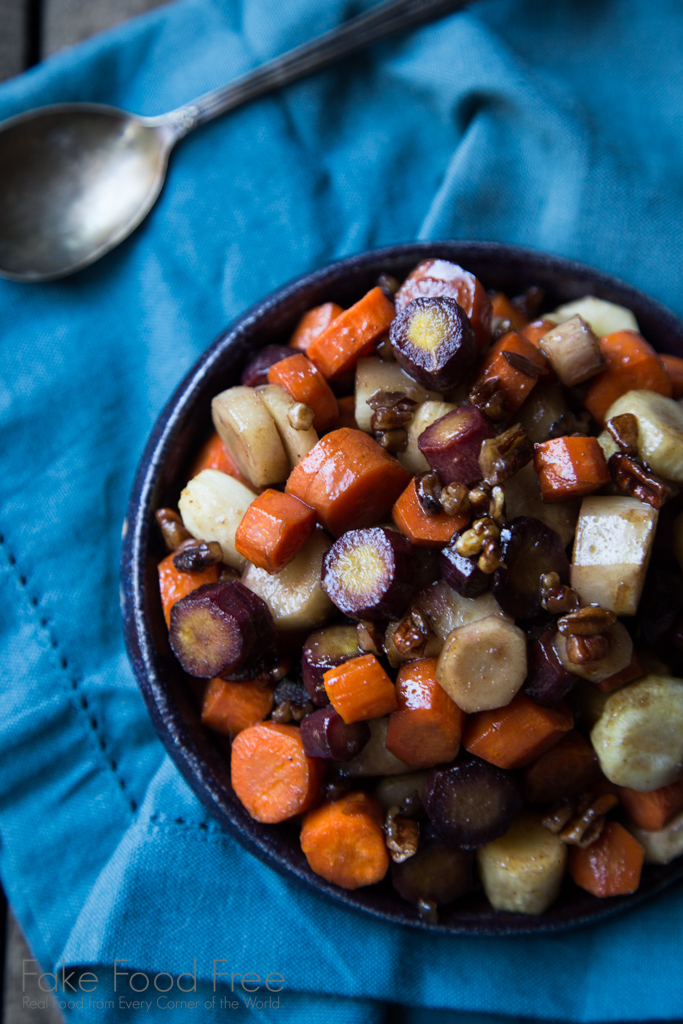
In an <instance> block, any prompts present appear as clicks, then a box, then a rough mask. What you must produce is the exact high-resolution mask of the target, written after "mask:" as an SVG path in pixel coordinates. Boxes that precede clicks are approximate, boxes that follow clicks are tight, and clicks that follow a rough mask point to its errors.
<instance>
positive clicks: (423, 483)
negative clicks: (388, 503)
mask: <svg viewBox="0 0 683 1024" xmlns="http://www.w3.org/2000/svg"><path fill="white" fill-rule="evenodd" d="M460 486H461V487H463V484H460ZM441 490H442V488H441V478H440V476H439V474H438V473H436V472H435V471H434V470H432V471H431V472H428V473H418V474H417V476H416V477H415V493H416V494H417V500H418V501H419V502H420V505H421V506H422V508H423V509H424V511H425V512H428V513H429V514H430V515H433V516H436V515H438V514H439V512H441ZM465 493H467V492H465Z"/></svg>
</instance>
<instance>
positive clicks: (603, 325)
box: [543, 295, 640, 338]
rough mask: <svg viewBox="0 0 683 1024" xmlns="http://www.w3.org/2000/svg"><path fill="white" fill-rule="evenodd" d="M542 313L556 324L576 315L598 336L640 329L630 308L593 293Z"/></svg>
mask: <svg viewBox="0 0 683 1024" xmlns="http://www.w3.org/2000/svg"><path fill="white" fill-rule="evenodd" d="M543 315H544V316H545V317H546V318H547V319H548V320H554V321H555V323H557V324H562V323H564V322H565V321H566V320H571V318H572V317H573V316H577V315H578V316H580V317H581V319H582V320H585V322H586V323H587V324H588V325H589V327H590V328H591V330H592V331H593V332H594V333H595V334H597V336H598V338H602V337H603V336H604V335H605V334H613V333H614V331H638V330H639V329H640V328H639V327H638V321H637V320H636V318H635V317H634V315H633V313H632V312H631V310H630V309H626V307H625V306H619V305H617V303H616V302H607V300H606V299H598V298H596V297H595V295H584V296H583V298H581V299H572V301H571V302H565V304H564V305H563V306H558V308H557V309H556V310H555V312H554V313H550V314H548V313H544V314H543Z"/></svg>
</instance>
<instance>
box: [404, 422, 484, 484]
mask: <svg viewBox="0 0 683 1024" xmlns="http://www.w3.org/2000/svg"><path fill="white" fill-rule="evenodd" d="M494 435H495V431H494V429H493V426H492V425H491V422H490V420H488V419H487V418H486V416H484V414H483V413H482V412H480V410H479V409H477V407H476V405H461V406H459V407H458V408H457V409H452V410H451V411H450V412H447V413H446V415H445V416H441V418H440V419H438V420H435V422H434V423H432V424H431V425H430V426H428V427H427V429H426V430H423V431H422V433H421V434H420V436H419V437H418V439H417V447H418V448H419V449H420V451H421V452H422V454H423V455H424V457H425V459H426V460H427V462H428V463H429V465H430V466H431V468H432V469H435V470H436V472H437V473H438V474H439V476H440V477H441V482H442V483H443V484H444V485H445V484H473V483H476V481H477V480H480V479H481V469H480V468H479V453H480V452H481V446H482V442H483V441H485V440H486V439H487V438H490V437H494Z"/></svg>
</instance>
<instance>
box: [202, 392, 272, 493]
mask: <svg viewBox="0 0 683 1024" xmlns="http://www.w3.org/2000/svg"><path fill="white" fill-rule="evenodd" d="M211 416H212V417H213V423H214V426H215V428H216V430H217V431H218V434H219V435H220V439H221V441H222V442H223V444H224V445H225V447H226V448H227V449H228V452H229V453H230V455H231V456H232V459H233V461H234V463H235V465H236V466H237V468H238V469H239V471H240V473H241V474H242V476H244V477H246V479H247V480H249V481H250V482H251V483H252V484H253V485H254V487H269V486H270V485H271V484H278V483H282V481H283V480H286V479H287V474H288V473H289V461H288V459H287V454H286V452H285V449H284V447H283V445H282V441H281V440H280V435H279V433H278V430H277V427H276V426H275V421H274V419H273V417H272V416H271V414H270V413H269V412H268V410H267V409H266V407H265V405H264V404H263V401H262V400H261V396H260V395H259V394H258V392H257V391H256V390H255V388H248V387H243V386H242V385H241V384H240V385H237V386H236V387H234V388H228V389H227V391H221V393H220V395H216V397H215V398H214V399H213V401H212V402H211Z"/></svg>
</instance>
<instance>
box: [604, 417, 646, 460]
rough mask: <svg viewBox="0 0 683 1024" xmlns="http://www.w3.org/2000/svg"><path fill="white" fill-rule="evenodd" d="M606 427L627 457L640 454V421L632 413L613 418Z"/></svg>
mask: <svg viewBox="0 0 683 1024" xmlns="http://www.w3.org/2000/svg"><path fill="white" fill-rule="evenodd" d="M605 427H606V429H607V430H608V431H609V433H610V434H611V435H612V437H613V438H614V440H615V441H616V442H617V444H618V445H619V447H620V448H621V450H622V452H623V453H624V454H625V455H634V456H635V455H637V454H638V420H637V418H636V417H635V416H634V415H633V413H632V412H624V413H622V414H621V416H613V417H612V419H611V420H608V421H607V423H606V424H605Z"/></svg>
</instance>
